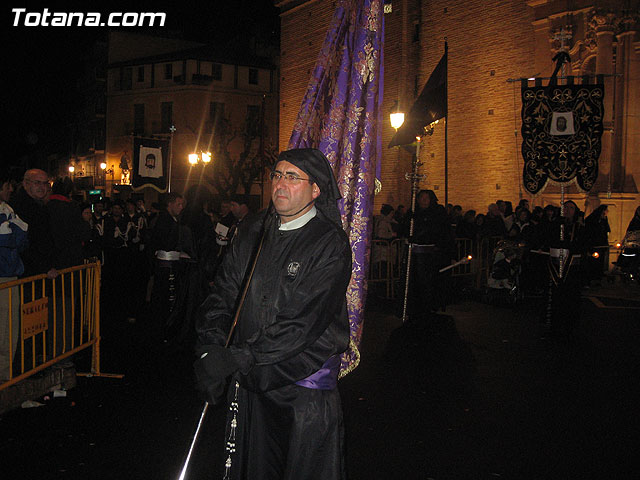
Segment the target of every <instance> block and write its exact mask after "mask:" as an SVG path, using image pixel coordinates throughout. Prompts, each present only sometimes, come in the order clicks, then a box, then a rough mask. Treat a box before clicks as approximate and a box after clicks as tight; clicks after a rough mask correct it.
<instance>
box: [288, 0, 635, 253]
mask: <svg viewBox="0 0 640 480" xmlns="http://www.w3.org/2000/svg"><path fill="white" fill-rule="evenodd" d="M384 3H385V6H384V8H385V51H384V62H385V63H384V70H385V74H384V104H383V111H384V120H385V124H384V126H383V140H382V143H383V146H384V151H383V160H382V166H381V179H380V180H381V182H382V190H381V191H380V192H379V193H378V194H377V195H376V199H375V209H376V211H377V210H379V208H380V206H381V205H382V204H383V203H390V204H392V205H394V206H397V205H399V204H403V205H410V197H411V189H410V184H409V181H408V180H406V179H405V173H407V172H409V171H410V170H411V155H410V154H409V153H408V152H406V151H404V150H403V149H402V148H398V147H394V148H391V149H388V148H386V145H388V144H389V142H390V140H391V138H392V137H393V135H394V133H395V131H394V129H393V128H392V127H391V125H390V123H389V116H388V114H389V113H391V112H392V111H393V110H394V108H395V107H396V105H397V106H398V107H399V109H400V110H402V111H404V112H408V111H409V109H410V108H411V106H412V105H413V102H414V101H415V99H416V98H417V96H418V95H419V94H420V91H421V90H422V87H423V86H424V84H425V83H426V81H427V79H428V78H429V76H430V74H431V72H432V71H433V69H434V68H435V66H436V65H437V64H438V62H439V60H440V59H441V57H442V55H443V53H444V45H445V41H446V42H447V45H448V118H447V119H446V121H447V122H448V124H447V130H448V132H447V133H448V155H447V162H446V164H445V141H444V140H445V122H444V121H441V122H439V123H438V124H437V125H435V128H434V130H433V134H432V135H430V136H426V137H424V139H423V142H422V148H421V154H420V162H421V163H422V165H421V166H420V172H421V173H425V174H426V175H427V176H426V179H425V180H423V181H422V182H421V184H420V188H430V189H432V190H434V192H435V193H436V195H437V196H438V198H439V201H440V203H445V202H448V203H452V204H454V205H455V204H459V205H461V206H462V208H463V210H467V209H470V208H473V209H475V210H477V211H478V213H484V212H485V211H486V209H487V206H488V205H489V204H490V203H493V202H495V201H496V200H498V199H502V200H510V201H511V202H513V203H514V205H515V204H517V202H518V201H519V200H520V199H521V198H527V199H529V200H530V202H531V203H532V205H547V204H549V203H551V204H555V205H558V204H559V202H560V198H561V194H560V188H559V187H558V186H557V185H549V186H547V188H546V189H545V190H544V191H543V192H542V193H540V194H539V195H537V196H535V197H533V196H531V195H529V194H528V193H527V191H526V189H525V188H524V186H523V181H522V170H523V159H522V155H521V151H520V150H521V142H522V137H521V133H520V130H521V119H520V111H521V102H520V82H517V81H513V80H515V79H520V78H529V77H534V76H535V77H537V78H541V77H549V76H550V75H551V73H552V71H553V70H554V67H555V63H554V62H553V61H552V58H553V57H554V55H555V54H556V53H557V52H559V51H561V50H563V51H566V52H567V53H568V54H569V55H570V57H571V61H570V63H569V64H568V65H567V66H565V70H564V75H566V76H569V75H573V76H584V75H596V74H603V75H605V77H604V83H605V117H604V133H603V136H602V151H601V155H600V159H599V175H598V179H597V181H596V184H595V186H594V187H593V188H592V189H591V191H590V192H581V191H579V190H578V189H577V187H576V186H575V185H573V184H572V185H571V186H569V187H567V188H566V192H565V198H568V199H572V200H574V201H575V202H576V203H577V204H578V206H579V207H580V208H581V209H583V210H584V211H585V212H586V213H587V214H588V213H590V212H591V211H592V210H593V209H595V208H596V207H597V206H599V205H601V204H603V203H605V204H607V205H609V221H610V224H611V229H612V232H611V234H610V237H609V240H610V242H611V243H612V244H613V243H615V242H616V241H617V240H621V238H622V236H623V235H624V230H625V229H626V226H627V224H628V222H629V220H630V218H631V217H632V216H633V211H634V210H635V208H636V207H637V206H638V204H639V203H640V195H639V194H638V185H640V33H639V32H638V27H639V26H640V2H639V1H638V0H625V1H623V2H620V1H597V0H584V1H580V0H578V1H573V2H566V1H559V0H466V1H463V0H451V1H448V2H435V1H429V0H422V1H420V0H397V1H396V0H394V1H389V0H386V1H385V2H384ZM276 5H277V6H278V7H279V8H280V11H281V66H280V67H281V68H280V105H279V131H280V135H279V143H280V148H281V149H284V148H286V145H287V143H288V140H289V135H290V133H291V131H292V128H293V124H294V121H295V118H296V115H297V113H298V109H299V108H300V104H301V102H302V98H303V96H304V93H305V89H306V85H307V82H308V80H309V77H310V74H311V69H312V68H313V66H314V64H315V62H316V58H317V55H318V53H319V51H320V48H321V46H322V42H323V41H324V36H325V34H326V31H327V28H328V26H329V24H330V22H331V19H332V15H333V11H334V9H335V6H336V2H335V1H326V0H322V1H321V0H310V1H304V0H280V1H276ZM547 81H548V80H543V82H547Z"/></svg>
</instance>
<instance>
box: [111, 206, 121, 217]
mask: <svg viewBox="0 0 640 480" xmlns="http://www.w3.org/2000/svg"><path fill="white" fill-rule="evenodd" d="M111 214H112V215H113V216H114V217H121V216H122V207H121V206H120V205H113V206H112V207H111Z"/></svg>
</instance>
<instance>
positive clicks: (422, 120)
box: [389, 43, 447, 148]
mask: <svg viewBox="0 0 640 480" xmlns="http://www.w3.org/2000/svg"><path fill="white" fill-rule="evenodd" d="M446 116H447V45H446V43H445V50H444V55H442V58H441V59H440V61H439V62H438V65H436V68H434V69H433V72H431V76H429V79H428V80H427V83H426V84H425V86H424V88H423V89H422V92H421V93H420V96H419V97H418V98H417V100H416V101H415V103H414V104H413V106H412V107H411V111H410V112H409V114H408V115H407V118H406V119H405V121H404V123H403V124H402V126H401V127H400V128H399V129H398V131H397V132H396V133H395V135H394V136H393V138H392V139H391V142H390V143H389V148H391V147H395V146H398V145H411V144H414V143H415V142H416V136H418V135H420V136H422V135H423V132H424V130H423V129H424V127H426V126H428V125H429V124H430V123H432V122H435V121H436V120H440V119H441V118H444V117H446Z"/></svg>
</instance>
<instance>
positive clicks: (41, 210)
mask: <svg viewBox="0 0 640 480" xmlns="http://www.w3.org/2000/svg"><path fill="white" fill-rule="evenodd" d="M50 190H51V187H50V184H49V176H48V175H47V173H46V172H44V171H43V170H39V169H36V168H34V169H31V170H27V171H26V172H25V174H24V179H23V181H22V185H21V186H20V187H19V188H18V190H17V191H16V192H15V194H14V195H13V196H12V197H11V200H10V201H9V204H10V205H11V207H12V208H13V210H14V212H15V213H16V215H18V216H19V217H20V218H21V219H22V220H24V221H25V222H26V223H27V225H29V230H28V232H27V236H28V245H27V248H26V250H24V251H23V252H22V253H21V258H22V263H23V264H24V273H23V274H22V276H23V277H30V276H32V275H37V274H39V273H46V274H47V276H48V277H49V278H55V277H56V276H57V275H58V272H57V270H56V269H55V266H54V261H53V238H52V235H51V223H50V221H49V211H48V210H47V207H46V201H47V198H48V197H49V192H50Z"/></svg>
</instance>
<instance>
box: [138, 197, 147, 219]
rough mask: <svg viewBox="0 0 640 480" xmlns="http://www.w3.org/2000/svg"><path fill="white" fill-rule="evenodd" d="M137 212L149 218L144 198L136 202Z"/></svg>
mask: <svg viewBox="0 0 640 480" xmlns="http://www.w3.org/2000/svg"><path fill="white" fill-rule="evenodd" d="M136 212H138V213H139V214H140V215H142V216H143V217H145V218H147V207H146V205H145V203H144V198H139V199H137V200H136Z"/></svg>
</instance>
